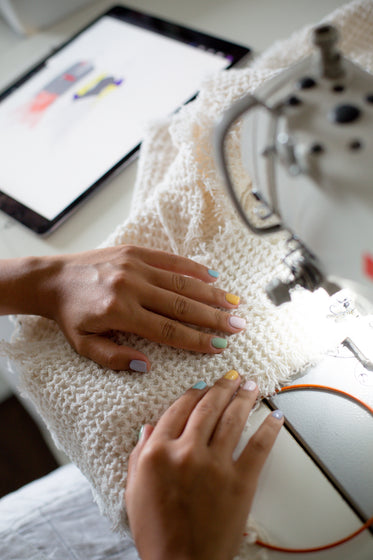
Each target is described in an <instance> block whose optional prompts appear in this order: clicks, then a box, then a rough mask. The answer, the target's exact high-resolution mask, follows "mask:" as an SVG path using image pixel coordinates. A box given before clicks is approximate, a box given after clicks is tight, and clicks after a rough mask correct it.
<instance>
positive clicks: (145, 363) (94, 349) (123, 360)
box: [77, 334, 150, 373]
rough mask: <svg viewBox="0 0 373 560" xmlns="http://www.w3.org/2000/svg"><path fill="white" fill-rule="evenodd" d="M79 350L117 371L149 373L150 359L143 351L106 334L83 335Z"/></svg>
mask: <svg viewBox="0 0 373 560" xmlns="http://www.w3.org/2000/svg"><path fill="white" fill-rule="evenodd" d="M77 351H78V352H79V354H81V355H82V356H85V357H87V358H90V359H91V360H93V361H94V362H96V363H98V364H99V365H100V366H103V367H105V368H109V369H113V370H115V371H121V370H130V371H134V372H138V373H147V372H148V371H149V370H150V361H149V360H148V358H147V357H146V356H145V354H143V353H142V352H138V351H137V350H133V348H129V347H128V346H122V345H119V344H116V343H115V342H113V341H112V340H110V339H109V338H106V337H105V336H101V335H96V334H88V335H84V336H82V337H81V339H80V341H79V345H78V347H77Z"/></svg>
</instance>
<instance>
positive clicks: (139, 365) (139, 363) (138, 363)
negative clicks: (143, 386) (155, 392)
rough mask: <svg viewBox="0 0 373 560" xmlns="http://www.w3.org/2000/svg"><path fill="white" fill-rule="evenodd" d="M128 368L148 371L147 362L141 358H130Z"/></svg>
mask: <svg viewBox="0 0 373 560" xmlns="http://www.w3.org/2000/svg"><path fill="white" fill-rule="evenodd" d="M130 369H132V371H137V372H139V373H146V372H147V371H148V364H147V363H146V362H144V361H143V360H131V361H130Z"/></svg>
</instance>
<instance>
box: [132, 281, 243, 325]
mask: <svg viewBox="0 0 373 560" xmlns="http://www.w3.org/2000/svg"><path fill="white" fill-rule="evenodd" d="M142 304H143V306H144V307H145V308H146V309H149V310H151V311H153V312H155V313H159V314H160V315H163V316H166V317H170V318H171V319H175V320H177V321H182V322H183V323H189V324H192V325H197V326H199V327H207V328H210V329H214V330H216V331H221V332H229V333H236V332H239V331H241V330H242V329H243V328H245V326H246V321H245V320H244V319H242V318H241V317H234V316H232V315H230V313H226V312H225V311H221V310H220V309H216V308H214V307H211V306H210V305H207V304H205V303H200V302H198V301H194V300H193V299H190V298H187V297H184V296H182V295H178V294H174V293H172V292H169V291H167V290H164V289H160V288H153V287H151V288H149V290H148V291H147V293H146V294H143V297H142Z"/></svg>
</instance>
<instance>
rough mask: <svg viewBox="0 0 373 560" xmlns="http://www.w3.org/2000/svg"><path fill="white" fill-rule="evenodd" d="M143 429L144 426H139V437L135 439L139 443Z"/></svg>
mask: <svg viewBox="0 0 373 560" xmlns="http://www.w3.org/2000/svg"><path fill="white" fill-rule="evenodd" d="M144 429H145V426H141V428H140V431H139V437H138V438H137V439H138V441H140V439H141V438H142V434H143V433H144Z"/></svg>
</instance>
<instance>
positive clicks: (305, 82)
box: [297, 76, 317, 89]
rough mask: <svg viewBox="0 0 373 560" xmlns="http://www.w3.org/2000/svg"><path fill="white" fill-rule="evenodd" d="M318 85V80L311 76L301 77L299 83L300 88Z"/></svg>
mask: <svg viewBox="0 0 373 560" xmlns="http://www.w3.org/2000/svg"><path fill="white" fill-rule="evenodd" d="M316 85H317V83H316V80H314V79H313V78H311V77H310V76H303V78H301V79H300V80H299V81H298V83H297V86H298V88H299V89H311V88H313V87H315V86H316Z"/></svg>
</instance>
